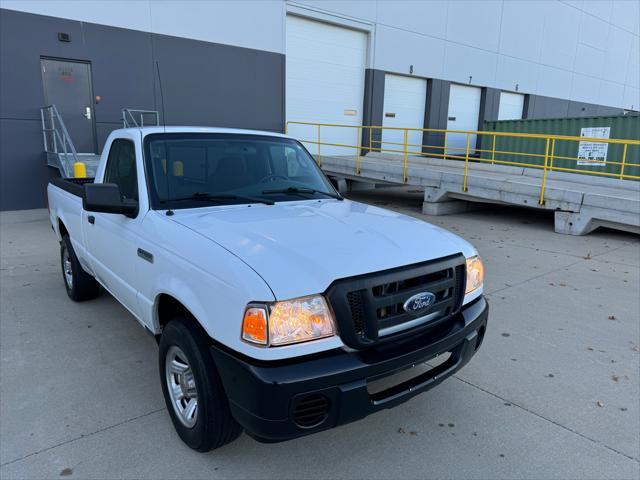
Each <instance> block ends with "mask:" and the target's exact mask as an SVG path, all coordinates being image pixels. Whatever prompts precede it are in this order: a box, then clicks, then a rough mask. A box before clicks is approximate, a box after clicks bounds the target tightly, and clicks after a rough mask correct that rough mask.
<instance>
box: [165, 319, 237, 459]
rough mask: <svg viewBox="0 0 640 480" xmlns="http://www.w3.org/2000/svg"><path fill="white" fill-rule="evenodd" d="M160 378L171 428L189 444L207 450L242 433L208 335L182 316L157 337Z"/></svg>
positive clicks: (217, 446) (228, 441)
mask: <svg viewBox="0 0 640 480" xmlns="http://www.w3.org/2000/svg"><path fill="white" fill-rule="evenodd" d="M158 364H159V367H160V381H161V383H162V393H163V394H164V399H165V403H166V404H167V409H168V410H169V415H170V416H171V421H172V422H173V426H174V427H175V429H176V432H177V433H178V435H179V436H180V438H181V439H182V441H184V443H186V444H187V445H189V446H190V447H191V448H193V449H194V450H198V451H200V452H207V451H209V450H213V449H215V448H219V447H221V446H223V445H225V444H227V443H230V442H232V441H233V440H235V439H236V438H238V436H239V435H240V433H241V432H242V428H241V427H240V425H238V423H237V422H236V421H235V420H234V418H233V416H232V415H231V412H230V410H229V403H228V400H227V396H226V394H225V392H224V388H223V386H222V381H221V380H220V376H219V375H218V371H217V370H216V367H215V364H214V363H213V359H212V358H211V355H210V353H209V342H208V337H207V335H206V334H205V333H204V332H203V331H202V330H201V329H200V328H198V326H196V325H195V324H194V323H193V320H192V319H190V318H186V317H178V318H176V319H174V320H172V321H170V322H169V324H168V325H167V326H166V327H165V329H164V331H163V332H162V336H161V337H160V348H159V361H158Z"/></svg>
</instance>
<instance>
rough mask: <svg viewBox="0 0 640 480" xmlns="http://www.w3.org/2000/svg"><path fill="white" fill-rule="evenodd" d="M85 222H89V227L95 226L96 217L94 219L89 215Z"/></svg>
mask: <svg viewBox="0 0 640 480" xmlns="http://www.w3.org/2000/svg"><path fill="white" fill-rule="evenodd" d="M87 220H88V221H89V223H90V224H91V225H93V224H95V223H96V217H94V216H93V215H89V216H88V217H87Z"/></svg>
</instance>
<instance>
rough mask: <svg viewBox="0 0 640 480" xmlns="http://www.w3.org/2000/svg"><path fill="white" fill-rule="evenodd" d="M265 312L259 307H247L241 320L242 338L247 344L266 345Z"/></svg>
mask: <svg viewBox="0 0 640 480" xmlns="http://www.w3.org/2000/svg"><path fill="white" fill-rule="evenodd" d="M267 332H268V329H267V312H266V311H265V309H264V308H261V307H248V308H247V309H246V310H245V312H244V319H243V320H242V338H243V340H246V341H247V342H251V343H259V344H261V345H266V344H267V342H268V338H267Z"/></svg>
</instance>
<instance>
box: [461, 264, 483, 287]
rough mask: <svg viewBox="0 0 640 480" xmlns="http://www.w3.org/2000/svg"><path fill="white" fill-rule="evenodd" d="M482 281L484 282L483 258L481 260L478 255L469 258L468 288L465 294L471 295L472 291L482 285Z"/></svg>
mask: <svg viewBox="0 0 640 480" xmlns="http://www.w3.org/2000/svg"><path fill="white" fill-rule="evenodd" d="M482 282H484V265H482V260H480V257H478V256H477V255H476V256H475V257H470V258H467V288H466V290H465V292H464V294H465V295H469V294H470V293H471V292H474V291H475V290H477V289H478V288H480V287H482Z"/></svg>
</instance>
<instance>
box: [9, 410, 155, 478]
mask: <svg viewBox="0 0 640 480" xmlns="http://www.w3.org/2000/svg"><path fill="white" fill-rule="evenodd" d="M163 410H165V409H164V408H158V409H156V410H152V411H150V412H147V413H143V414H142V415H138V416H136V417H132V418H128V419H127V420H123V421H122V422H118V423H114V424H113V425H109V426H108V427H103V428H99V429H98V430H96V431H94V432H91V433H87V434H84V435H80V436H79V437H74V438H70V439H69V440H65V441H64V442H60V443H57V444H55V445H51V446H49V447H46V448H43V449H41V450H38V451H36V452H31V453H29V454H27V455H24V456H22V457H20V458H15V459H13V460H9V461H8V462H5V463H2V464H0V467H5V466H7V465H11V464H12V463H16V462H19V461H21V460H25V459H27V458H29V457H33V456H34V455H39V454H41V453H44V452H48V451H49V450H53V449H54V448H58V447H61V446H63V445H68V444H70V443H73V442H76V441H78V440H82V439H84V438H88V437H92V436H93V435H96V434H98V433H102V432H105V431H107V430H111V429H113V428H116V427H119V426H121V425H125V424H127V423H130V422H134V421H136V420H139V419H141V418H144V417H148V416H149V415H153V414H154V413H158V412H162V411H163Z"/></svg>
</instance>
